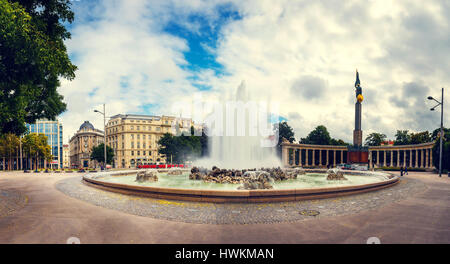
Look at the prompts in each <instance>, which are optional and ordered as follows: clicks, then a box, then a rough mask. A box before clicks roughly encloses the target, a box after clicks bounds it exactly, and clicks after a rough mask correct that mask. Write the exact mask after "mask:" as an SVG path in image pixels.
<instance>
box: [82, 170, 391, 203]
mask: <svg viewBox="0 0 450 264" xmlns="http://www.w3.org/2000/svg"><path fill="white" fill-rule="evenodd" d="M325 172H326V170H310V171H308V170H307V171H306V174H304V175H299V176H298V177H297V178H296V179H289V180H285V181H275V182H274V183H273V184H272V186H273V189H257V190H237V188H238V186H239V185H238V184H228V183H207V182H203V181H201V180H190V179H189V172H188V171H187V170H186V171H184V172H183V173H182V174H181V175H168V174H167V171H166V172H164V171H161V172H158V173H157V176H158V181H156V182H142V183H141V182H136V175H137V173H138V170H132V171H115V172H102V173H96V174H87V175H85V176H84V177H83V179H84V182H85V183H87V184H89V185H91V186H94V187H98V188H102V189H106V190H109V191H114V192H119V193H125V194H131V195H140V196H148V197H154V198H162V199H177V200H188V201H204V202H268V201H295V200H304V199H313V198H328V197H335V196H342V195H349V194H355V193H361V192H367V191H373V190H378V189H381V188H386V187H389V186H391V185H394V184H396V183H397V182H398V180H399V178H398V177H397V176H393V175H391V174H388V173H381V172H366V171H364V172H363V171H346V172H345V174H344V175H345V178H347V180H345V181H330V180H327V179H326V178H327V174H326V173H325Z"/></svg>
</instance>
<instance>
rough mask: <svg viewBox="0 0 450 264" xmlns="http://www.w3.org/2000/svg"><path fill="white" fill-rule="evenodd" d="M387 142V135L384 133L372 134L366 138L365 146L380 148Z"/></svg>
mask: <svg viewBox="0 0 450 264" xmlns="http://www.w3.org/2000/svg"><path fill="white" fill-rule="evenodd" d="M385 140H386V135H385V134H382V133H370V134H369V135H368V136H367V137H366V142H365V144H366V145H367V146H380V145H381V143H382V142H384V141H385Z"/></svg>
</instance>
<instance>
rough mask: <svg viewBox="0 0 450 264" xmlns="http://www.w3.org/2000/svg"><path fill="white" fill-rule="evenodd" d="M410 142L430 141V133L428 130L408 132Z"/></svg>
mask: <svg viewBox="0 0 450 264" xmlns="http://www.w3.org/2000/svg"><path fill="white" fill-rule="evenodd" d="M410 139H411V141H410V144H422V143H427V142H431V141H432V140H431V134H430V132H428V131H423V132H418V133H411V134H410Z"/></svg>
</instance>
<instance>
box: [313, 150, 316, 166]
mask: <svg viewBox="0 0 450 264" xmlns="http://www.w3.org/2000/svg"><path fill="white" fill-rule="evenodd" d="M314 151H315V150H314V149H312V166H316V155H314V154H315V153H314Z"/></svg>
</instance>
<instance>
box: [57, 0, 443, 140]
mask: <svg viewBox="0 0 450 264" xmlns="http://www.w3.org/2000/svg"><path fill="white" fill-rule="evenodd" d="M72 3H73V4H72V8H73V10H74V12H75V21H74V22H73V23H72V24H68V25H67V27H68V29H69V30H70V32H71V34H72V38H71V39H69V40H67V41H66V45H67V48H68V52H69V55H70V58H71V59H72V62H73V63H74V64H75V65H77V66H78V70H77V72H76V78H75V79H74V80H73V81H67V80H62V85H61V87H60V89H59V91H60V93H61V94H62V95H63V96H64V98H65V99H64V100H65V102H66V103H67V111H66V112H64V113H63V114H62V115H61V116H60V117H59V118H60V120H61V121H62V122H63V125H64V141H65V142H67V141H68V139H69V137H71V136H73V134H74V133H75V132H76V131H77V129H78V128H79V126H80V125H81V124H82V123H83V122H84V121H85V120H89V121H90V122H91V123H93V124H94V126H95V127H96V128H99V129H103V116H101V115H99V114H98V113H94V111H93V110H94V109H100V110H101V108H102V104H103V103H105V104H106V114H107V116H112V115H115V114H124V113H135V114H149V115H178V113H175V112H173V107H172V106H173V105H185V104H186V105H188V104H189V103H191V102H192V100H194V98H199V96H201V98H203V99H205V100H219V99H221V98H224V97H225V96H229V95H230V94H233V93H234V92H235V91H236V89H237V87H238V86H239V85H240V84H241V83H242V82H243V81H244V82H245V85H246V88H247V90H248V92H249V94H251V97H252V98H253V99H254V100H256V101H257V100H268V101H272V102H278V103H279V104H280V108H279V111H280V112H279V114H280V115H281V116H282V118H283V119H286V120H287V122H288V123H289V124H290V125H291V126H292V127H293V128H294V131H295V138H296V140H299V139H300V138H301V137H306V136H307V134H308V133H309V132H310V131H311V130H313V129H314V128H315V127H316V126H318V125H325V126H326V127H327V128H328V131H329V132H330V134H331V136H332V137H334V138H339V139H343V140H344V141H346V142H352V135H353V129H354V118H355V117H354V108H355V107H354V103H355V91H354V90H355V88H354V82H355V71H356V69H358V71H359V75H360V80H361V87H362V90H363V96H364V101H363V105H362V130H363V133H364V137H365V136H367V135H368V134H369V133H372V132H381V133H384V134H386V135H387V136H388V138H391V139H392V138H394V135H395V132H396V130H400V129H401V130H404V129H408V130H410V131H424V130H430V131H431V130H434V129H435V128H437V127H438V126H439V122H440V114H439V111H434V112H431V111H430V110H429V109H430V108H431V107H433V106H434V104H433V102H431V101H429V100H427V99H426V98H427V96H429V95H431V96H434V97H435V98H437V99H440V93H441V88H442V87H447V88H450V85H449V84H450V75H449V74H448V72H450V17H449V16H448V15H447V14H448V11H449V10H450V2H448V1H436V0H431V1H418V0H411V1H381V0H376V1H341V0H329V1H320V0H319V1H292V0H290V1H284V0H278V1H268V0H254V1H245V0H239V1H219V0H212V1H201V0H190V1H187V0H161V1H160V0H150V1H144V0H123V1H119V0H104V1H102V0H95V1H87V0H77V1H73V2H72ZM447 90H448V89H447ZM448 95H450V94H449V93H448V92H447V91H446V92H445V94H444V98H448ZM448 110H450V109H449V108H448V107H447V105H445V107H444V113H450V112H449V111H448ZM447 116H448V115H447ZM449 121H450V118H447V117H446V118H445V120H444V125H445V124H448V122H449Z"/></svg>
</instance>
